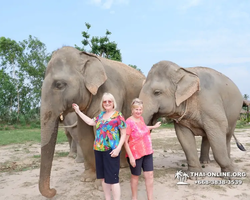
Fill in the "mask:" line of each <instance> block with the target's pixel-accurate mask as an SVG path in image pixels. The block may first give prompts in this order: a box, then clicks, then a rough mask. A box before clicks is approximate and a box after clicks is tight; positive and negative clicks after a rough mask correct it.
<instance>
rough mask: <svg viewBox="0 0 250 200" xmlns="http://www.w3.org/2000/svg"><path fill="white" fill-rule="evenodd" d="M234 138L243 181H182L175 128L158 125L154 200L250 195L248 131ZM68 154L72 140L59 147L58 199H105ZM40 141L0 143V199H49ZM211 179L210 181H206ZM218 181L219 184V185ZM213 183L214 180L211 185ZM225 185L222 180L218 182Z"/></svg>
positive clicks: (210, 167) (54, 178) (211, 168)
mask: <svg viewBox="0 0 250 200" xmlns="http://www.w3.org/2000/svg"><path fill="white" fill-rule="evenodd" d="M236 136H237V137H238V139H239V140H240V141H241V143H242V144H243V145H244V146H245V148H246V149H247V151H245V152H243V151H240V150H239V149H238V148H237V147H236V144H235V142H234V140H232V142H231V146H232V151H231V157H232V159H233V161H234V163H235V165H236V166H237V168H238V170H237V171H239V172H244V173H246V174H247V176H245V177H237V178H235V179H237V180H240V181H242V184H241V185H235V184H234V183H236V182H231V183H230V184H226V185H224V184H222V182H221V181H222V180H223V179H221V178H218V177H208V176H206V177H203V178H201V177H199V178H198V180H201V181H203V182H202V185H200V184H198V183H197V182H196V181H195V180H191V179H188V180H184V183H188V185H178V184H177V183H178V182H180V179H178V178H175V175H176V173H177V171H180V170H182V171H183V172H185V170H186V169H187V164H186V160H185V155H184V153H183V151H182V149H181V146H180V144H179V142H178V141H177V139H176V136H175V131H174V130H170V129H157V130H154V131H153V133H152V139H153V147H154V167H155V170H154V175H155V179H154V199H155V200H166V199H168V200H180V199H184V200H200V199H204V200H215V199H216V200H217V199H220V200H247V199H250V190H249V188H250V177H249V176H250V152H249V149H250V130H249V129H245V130H236ZM196 140H197V151H198V152H199V151H200V137H197V138H196ZM64 152H69V147H68V143H64V144H60V145H57V146H56V153H55V154H56V156H55V158H54V161H53V167H52V173H51V187H53V188H56V190H57V194H56V196H55V197H54V198H53V199H54V200H66V199H67V200H69V199H70V200H78V199H79V200H80V199H81V200H92V199H93V200H94V199H95V200H96V199H98V200H99V199H100V200H102V199H104V198H103V192H102V191H100V190H97V189H96V188H95V185H94V183H93V182H81V181H80V176H81V173H82V172H83V171H84V166H83V163H75V162H74V160H73V159H72V158H69V157H66V156H64V157H61V156H58V155H59V154H65V153H64ZM39 154H40V145H39V144H30V143H28V144H22V145H20V144H19V145H8V146H1V147H0V158H1V160H0V170H1V172H0V199H1V200H45V199H46V198H45V197H43V196H42V195H41V194H40V193H39V190H38V178H39V162H40V161H39ZM210 159H211V163H209V164H205V165H204V166H203V167H204V168H203V170H204V172H207V173H208V172H219V171H220V169H219V167H218V165H217V164H216V162H215V161H214V159H213V156H212V154H211V156H210ZM129 179H130V171H129V169H128V168H123V169H121V170H120V182H121V191H122V200H130V199H131V191H130V185H129ZM208 181H210V182H208ZM216 181H217V183H215V182H216ZM212 183H214V184H212ZM220 183H221V184H220ZM138 193H139V197H138V200H146V199H147V197H146V191H145V185H144V180H143V177H141V178H140V182H139V189H138Z"/></svg>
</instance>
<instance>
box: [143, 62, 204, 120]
mask: <svg viewBox="0 0 250 200" xmlns="http://www.w3.org/2000/svg"><path fill="white" fill-rule="evenodd" d="M199 87H200V82H199V78H198V76H197V75H196V74H195V73H193V72H191V71H188V70H186V69H184V68H181V67H179V66H178V65H177V64H175V63H172V62H170V61H160V62H158V63H156V64H155V65H154V66H153V67H152V68H151V70H150V71H149V73H148V76H147V79H146V81H145V83H144V85H143V87H142V90H141V92H140V96H139V98H140V99H141V100H142V101H143V104H144V109H143V117H144V120H145V123H146V124H149V123H151V124H152V123H154V122H155V121H156V120H157V119H158V118H159V117H168V118H172V119H178V118H180V117H181V116H182V115H183V108H184V107H185V105H184V104H185V103H184V102H185V101H186V100H187V99H188V98H190V97H191V96H192V95H193V94H194V93H195V92H196V91H198V90H199Z"/></svg>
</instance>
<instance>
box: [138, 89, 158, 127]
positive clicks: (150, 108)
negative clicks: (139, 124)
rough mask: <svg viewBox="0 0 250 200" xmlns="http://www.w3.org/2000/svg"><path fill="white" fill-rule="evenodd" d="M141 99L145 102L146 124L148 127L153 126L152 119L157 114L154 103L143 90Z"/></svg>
mask: <svg viewBox="0 0 250 200" xmlns="http://www.w3.org/2000/svg"><path fill="white" fill-rule="evenodd" d="M139 98H140V99H141V100H142V101H143V105H144V106H143V113H142V117H143V119H144V122H145V124H147V125H152V118H153V115H154V112H155V109H156V108H155V107H156V105H154V103H153V102H152V101H151V99H150V98H149V96H147V94H145V92H144V91H143V90H142V91H141V93H140V96H139Z"/></svg>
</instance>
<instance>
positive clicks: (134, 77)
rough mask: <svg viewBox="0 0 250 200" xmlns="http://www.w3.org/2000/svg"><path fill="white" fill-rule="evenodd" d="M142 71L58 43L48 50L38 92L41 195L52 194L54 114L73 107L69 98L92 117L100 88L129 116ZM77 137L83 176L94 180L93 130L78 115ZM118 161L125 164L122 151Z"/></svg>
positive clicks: (56, 114)
mask: <svg viewBox="0 0 250 200" xmlns="http://www.w3.org/2000/svg"><path fill="white" fill-rule="evenodd" d="M144 80H145V76H144V75H143V74H142V73H141V72H139V71H138V70H136V69H133V68H132V67H129V66H127V65H125V64H123V63H121V62H117V61H112V60H108V59H105V58H102V57H98V56H96V55H93V54H89V53H85V52H81V51H79V50H77V49H75V48H73V47H62V48H61V49H59V50H57V51H56V52H54V53H53V55H52V57H51V60H50V61H49V63H48V67H47V69H46V74H45V79H44V81H43V86H42V96H41V165H40V178H39V190H40V192H41V194H42V195H43V196H45V197H48V198H51V197H53V196H54V195H55V194H56V190H55V189H53V188H52V189H51V188H50V175H51V167H52V161H53V155H54V150H55V144H56V138H57V132H58V122H59V116H60V115H63V116H66V115H67V114H68V113H69V112H72V111H73V109H72V103H76V104H78V105H79V107H80V109H81V111H82V112H84V113H85V114H86V115H88V116H89V117H91V118H93V117H95V116H97V115H98V114H99V113H100V103H101V97H102V95H103V94H104V93H105V92H110V93H112V94H113V95H114V97H115V99H116V101H117V105H118V106H117V110H119V111H121V112H122V114H123V115H124V117H125V118H127V117H128V116H130V114H131V113H130V103H131V101H132V100H133V99H134V98H135V97H138V96H139V93H140V90H141V87H142V83H143V81H144ZM77 121H78V124H77V132H78V139H79V143H80V146H81V149H82V153H83V157H84V167H85V170H84V172H83V177H82V180H83V181H93V180H95V179H96V175H95V159H94V151H93V142H94V137H95V135H94V130H93V127H91V126H88V125H87V124H86V123H84V122H83V120H81V119H80V118H79V116H77ZM121 158H122V161H121V166H122V165H127V162H126V160H125V152H124V151H123V152H122V155H121Z"/></svg>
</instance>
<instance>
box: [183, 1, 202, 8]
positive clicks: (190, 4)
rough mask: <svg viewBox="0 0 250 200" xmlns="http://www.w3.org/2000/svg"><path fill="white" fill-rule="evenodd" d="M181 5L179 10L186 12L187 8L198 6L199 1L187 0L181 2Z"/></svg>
mask: <svg viewBox="0 0 250 200" xmlns="http://www.w3.org/2000/svg"><path fill="white" fill-rule="evenodd" d="M181 2H182V5H181V6H180V7H179V9H180V10H188V9H189V8H192V7H195V6H198V5H200V4H201V0H187V1H181Z"/></svg>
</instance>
